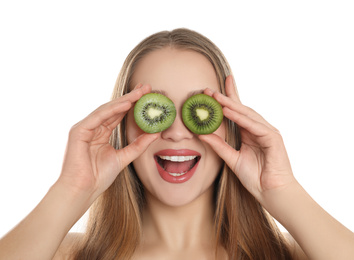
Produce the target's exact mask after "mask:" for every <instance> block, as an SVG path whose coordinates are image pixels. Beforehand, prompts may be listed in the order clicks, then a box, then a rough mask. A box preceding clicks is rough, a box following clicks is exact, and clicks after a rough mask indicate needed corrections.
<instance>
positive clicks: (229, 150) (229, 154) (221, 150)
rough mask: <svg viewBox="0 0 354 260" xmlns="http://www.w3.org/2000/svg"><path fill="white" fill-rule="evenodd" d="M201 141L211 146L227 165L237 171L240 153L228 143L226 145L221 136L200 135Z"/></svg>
mask: <svg viewBox="0 0 354 260" xmlns="http://www.w3.org/2000/svg"><path fill="white" fill-rule="evenodd" d="M198 137H199V139H200V140H202V141H204V142H206V143H207V144H209V145H210V146H211V147H212V148H213V149H214V151H215V152H216V153H217V154H218V155H219V156H220V158H221V159H223V160H224V161H225V163H226V164H227V165H228V166H229V167H230V169H232V170H233V171H235V169H236V164H237V160H238V158H239V151H236V150H235V149H234V148H233V147H231V146H230V145H229V144H228V143H226V142H225V141H224V140H223V139H222V138H221V137H220V136H217V135H215V134H210V135H199V136H198Z"/></svg>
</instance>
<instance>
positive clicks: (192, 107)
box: [182, 94, 224, 135]
mask: <svg viewBox="0 0 354 260" xmlns="http://www.w3.org/2000/svg"><path fill="white" fill-rule="evenodd" d="M223 117H224V116H223V112H222V107H221V105H220V104H219V103H218V102H217V101H216V100H215V99H214V98H212V97H210V96H208V95H205V94H197V95H194V96H192V97H190V98H188V99H187V100H186V102H184V104H183V107H182V118H183V122H184V124H185V125H186V127H188V129H189V130H191V131H192V132H193V133H195V134H199V135H205V134H211V133H213V132H214V131H215V130H216V129H218V128H219V126H220V124H221V122H222V120H223Z"/></svg>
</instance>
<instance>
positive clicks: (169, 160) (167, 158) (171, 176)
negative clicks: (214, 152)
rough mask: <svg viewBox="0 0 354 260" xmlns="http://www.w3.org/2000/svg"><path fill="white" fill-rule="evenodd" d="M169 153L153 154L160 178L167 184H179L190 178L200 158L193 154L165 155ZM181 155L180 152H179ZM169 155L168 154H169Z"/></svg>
mask: <svg viewBox="0 0 354 260" xmlns="http://www.w3.org/2000/svg"><path fill="white" fill-rule="evenodd" d="M166 153H169V152H162V154H160V153H159V154H155V156H154V159H155V162H156V166H157V169H158V172H159V173H160V175H161V177H162V178H163V179H164V180H165V181H168V182H172V183H181V182H185V181H187V180H189V179H190V177H192V175H193V173H194V172H195V170H196V168H197V166H198V162H199V160H200V158H201V156H200V155H199V154H197V153H195V152H194V154H193V155H176V154H178V152H174V154H173V155H166ZM180 153H181V152H180ZM169 154H170V153H169Z"/></svg>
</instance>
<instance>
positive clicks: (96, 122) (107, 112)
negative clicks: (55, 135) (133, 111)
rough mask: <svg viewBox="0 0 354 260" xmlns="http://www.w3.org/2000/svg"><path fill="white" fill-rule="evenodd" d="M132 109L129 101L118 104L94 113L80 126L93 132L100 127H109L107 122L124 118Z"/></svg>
mask: <svg viewBox="0 0 354 260" xmlns="http://www.w3.org/2000/svg"><path fill="white" fill-rule="evenodd" d="M131 107H132V104H131V103H130V102H128V101H125V102H120V103H116V104H114V106H113V105H110V106H105V108H101V109H99V110H96V111H94V112H92V113H91V114H90V115H88V116H87V117H86V118H84V119H83V120H82V121H81V122H80V123H79V124H80V125H81V127H84V128H85V129H88V130H92V129H95V128H97V127H98V126H100V125H107V123H106V122H110V121H111V120H113V121H115V120H117V118H123V117H124V115H125V114H126V113H127V112H128V110H129V109H130V108H131Z"/></svg>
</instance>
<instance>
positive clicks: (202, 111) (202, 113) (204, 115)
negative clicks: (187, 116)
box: [196, 108, 209, 121]
mask: <svg viewBox="0 0 354 260" xmlns="http://www.w3.org/2000/svg"><path fill="white" fill-rule="evenodd" d="M196 114H197V116H198V117H199V119H200V121H203V120H205V119H207V118H208V116H209V112H208V110H205V109H201V108H197V109H196Z"/></svg>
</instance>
